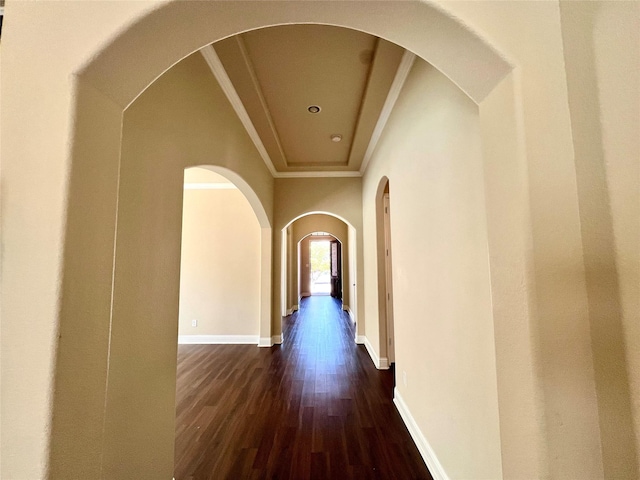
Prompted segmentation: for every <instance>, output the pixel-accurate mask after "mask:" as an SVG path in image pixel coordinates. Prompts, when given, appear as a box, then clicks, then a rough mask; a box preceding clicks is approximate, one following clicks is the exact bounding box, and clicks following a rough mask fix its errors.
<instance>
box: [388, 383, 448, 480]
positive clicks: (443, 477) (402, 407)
mask: <svg viewBox="0 0 640 480" xmlns="http://www.w3.org/2000/svg"><path fill="white" fill-rule="evenodd" d="M393 403H395V405H396V408H397V409H398V412H400V416H401V417H402V420H403V421H404V424H405V425H406V426H407V429H408V430H409V433H410V434H411V438H413V442H414V443H415V444H416V447H418V451H419V452H420V455H422V459H423V460H424V463H426V464H427V468H428V469H429V472H431V475H432V476H433V479H434V480H449V477H448V476H447V474H446V472H445V471H444V468H442V465H441V464H440V461H438V457H436V453H435V452H434V451H433V448H431V445H429V442H427V439H426V438H425V437H424V435H423V434H422V432H421V431H420V428H419V427H418V424H417V423H416V421H415V419H414V418H413V415H411V412H410V411H409V408H408V407H407V404H406V403H404V400H403V399H402V396H400V392H398V388H397V387H396V388H394V389H393Z"/></svg>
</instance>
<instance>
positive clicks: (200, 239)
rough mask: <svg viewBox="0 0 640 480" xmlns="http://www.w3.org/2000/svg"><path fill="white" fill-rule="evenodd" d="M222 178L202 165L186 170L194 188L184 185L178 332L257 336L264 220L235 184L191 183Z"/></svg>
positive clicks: (186, 178) (184, 333)
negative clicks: (258, 217) (261, 239)
mask: <svg viewBox="0 0 640 480" xmlns="http://www.w3.org/2000/svg"><path fill="white" fill-rule="evenodd" d="M193 173H198V174H199V175H198V177H197V178H194V177H193V176H192V175H190V174H193ZM222 182H226V179H224V177H222V176H221V175H218V174H216V173H214V172H211V171H208V170H205V169H202V168H190V169H187V170H186V171H185V187H189V186H191V187H192V188H185V190H184V197H183V202H182V212H183V213H182V242H181V254H180V313H179V318H178V335H216V336H217V335H228V336H240V335H247V336H254V337H256V338H257V336H258V334H259V318H260V311H259V309H260V225H259V224H258V220H257V218H256V215H255V213H254V212H253V209H252V208H251V205H249V202H248V201H247V199H246V198H245V197H244V195H243V194H242V192H240V191H239V190H238V189H237V188H233V189H227V188H193V187H197V186H199V185H203V186H205V187H206V186H207V184H212V186H216V185H218V186H220V185H224V183H222ZM193 320H196V322H197V325H196V326H193V325H192V321H193ZM185 340H186V339H185Z"/></svg>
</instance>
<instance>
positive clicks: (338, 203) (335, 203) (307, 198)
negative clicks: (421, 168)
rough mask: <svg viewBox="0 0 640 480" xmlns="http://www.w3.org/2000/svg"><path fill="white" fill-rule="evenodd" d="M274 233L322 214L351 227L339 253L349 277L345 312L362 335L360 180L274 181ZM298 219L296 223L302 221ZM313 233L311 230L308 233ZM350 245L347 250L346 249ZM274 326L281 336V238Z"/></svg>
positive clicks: (277, 252)
mask: <svg viewBox="0 0 640 480" xmlns="http://www.w3.org/2000/svg"><path fill="white" fill-rule="evenodd" d="M273 205H274V209H273V212H274V231H281V230H282V229H283V228H285V226H287V225H288V224H289V223H290V222H292V221H293V220H296V219H298V217H302V216H303V215H307V214H309V213H318V212H324V213H325V214H331V215H333V216H336V217H338V219H342V220H344V221H345V222H347V225H348V226H350V227H353V230H351V229H349V230H348V235H347V240H346V245H345V244H343V252H345V250H348V249H350V250H348V252H347V257H348V260H349V262H350V264H349V267H348V271H349V275H350V283H349V285H350V289H349V291H348V292H347V298H348V299H349V302H350V303H349V304H348V306H349V309H350V311H351V312H353V314H354V317H355V318H356V329H357V331H358V335H363V334H364V324H365V322H366V319H365V318H364V314H363V315H362V316H361V317H359V316H358V312H359V311H362V309H361V308H362V307H363V305H364V304H363V303H359V302H361V301H362V298H363V295H358V294H357V292H358V289H362V288H363V284H361V283H360V282H359V281H358V278H363V276H364V271H363V270H362V242H363V238H362V235H360V234H359V232H360V231H361V229H362V180H361V178H357V177H355V178H354V177H351V178H350V177H346V178H276V179H275V192H274V203H273ZM303 218H304V217H302V218H301V219H300V220H302V219H303ZM312 231H313V230H312ZM350 245H351V246H350ZM273 252H274V259H273V265H274V267H275V268H274V281H273V287H274V289H273V290H274V297H273V298H274V300H275V301H274V324H273V325H272V328H273V332H274V333H273V334H274V335H279V334H280V332H281V322H280V321H279V320H280V313H281V307H280V305H279V304H280V301H281V300H280V299H281V282H282V278H281V276H280V270H281V268H280V266H281V263H282V261H281V255H282V235H275V236H274V249H273Z"/></svg>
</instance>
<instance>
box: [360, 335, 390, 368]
mask: <svg viewBox="0 0 640 480" xmlns="http://www.w3.org/2000/svg"><path fill="white" fill-rule="evenodd" d="M360 338H362V341H361V342H358V343H363V344H364V346H365V348H366V349H367V352H368V353H369V356H370V357H371V360H372V361H373V364H374V365H375V366H376V368H377V369H378V370H387V369H388V368H389V360H388V359H387V358H386V357H382V358H380V357H379V356H378V354H377V353H376V351H375V349H374V348H373V345H371V342H370V341H369V339H368V338H367V337H365V336H363V337H358V340H360Z"/></svg>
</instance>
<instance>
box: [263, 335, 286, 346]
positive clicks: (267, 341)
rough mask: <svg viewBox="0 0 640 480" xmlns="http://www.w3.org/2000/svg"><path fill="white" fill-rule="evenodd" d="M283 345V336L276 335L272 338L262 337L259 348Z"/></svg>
mask: <svg viewBox="0 0 640 480" xmlns="http://www.w3.org/2000/svg"><path fill="white" fill-rule="evenodd" d="M281 343H282V334H280V335H274V336H272V337H260V340H259V341H258V346H259V347H273V346H274V345H280V344H281Z"/></svg>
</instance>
